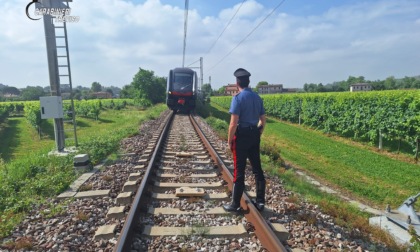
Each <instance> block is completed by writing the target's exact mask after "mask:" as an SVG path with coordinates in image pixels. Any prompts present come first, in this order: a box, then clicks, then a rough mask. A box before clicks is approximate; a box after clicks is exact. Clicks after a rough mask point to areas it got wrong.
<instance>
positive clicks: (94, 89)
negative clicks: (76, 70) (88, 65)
mask: <svg viewBox="0 0 420 252" xmlns="http://www.w3.org/2000/svg"><path fill="white" fill-rule="evenodd" d="M90 90H91V91H92V92H101V91H102V85H101V84H100V83H99V82H96V81H95V82H93V83H92V86H91V88H90Z"/></svg>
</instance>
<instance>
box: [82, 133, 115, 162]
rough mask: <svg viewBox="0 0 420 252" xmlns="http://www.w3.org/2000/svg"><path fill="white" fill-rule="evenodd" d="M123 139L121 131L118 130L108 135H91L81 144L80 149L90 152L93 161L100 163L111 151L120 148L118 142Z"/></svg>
mask: <svg viewBox="0 0 420 252" xmlns="http://www.w3.org/2000/svg"><path fill="white" fill-rule="evenodd" d="M120 139H121V132H120V131H116V132H115V133H114V134H112V135H109V136H108V137H90V138H88V139H86V141H84V142H83V143H81V144H80V150H81V151H82V152H83V153H88V154H89V158H90V160H91V162H93V163H98V162H99V161H100V160H102V159H104V158H105V157H106V156H107V155H108V154H109V153H111V152H114V151H116V150H118V142H119V140H120Z"/></svg>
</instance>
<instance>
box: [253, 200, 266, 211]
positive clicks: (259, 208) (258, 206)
mask: <svg viewBox="0 0 420 252" xmlns="http://www.w3.org/2000/svg"><path fill="white" fill-rule="evenodd" d="M252 203H253V204H254V206H255V208H257V210H258V211H260V212H262V211H264V203H257V202H256V201H255V200H253V201H252Z"/></svg>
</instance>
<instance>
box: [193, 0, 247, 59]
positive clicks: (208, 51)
mask: <svg viewBox="0 0 420 252" xmlns="http://www.w3.org/2000/svg"><path fill="white" fill-rule="evenodd" d="M245 1H246V0H242V3H241V5H239V7H238V9H237V10H236V11H235V13H234V14H233V16H232V17H231V18H230V20H229V22H228V23H227V24H226V26H225V28H224V29H223V31H222V32H221V33H220V34H219V36H218V37H217V39H216V41H214V43H213V44H212V45H211V46H210V48H209V49H208V50H207V52H206V54H205V55H204V57H205V56H206V55H207V54H209V53H210V51H211V50H212V49H213V47H214V46H215V45H216V43H217V42H218V41H219V39H220V37H222V35H223V33H224V32H225V31H226V29H227V28H228V27H229V25H230V23H231V22H232V20H233V19H234V18H235V17H236V14H238V12H239V10H240V9H241V7H242V5H243V4H244V2H245ZM197 61H200V60H199V59H198V60H196V61H194V62H193V63H191V64H189V65H188V66H191V65H192V64H194V63H196V62H197Z"/></svg>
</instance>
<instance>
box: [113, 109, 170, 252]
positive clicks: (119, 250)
mask: <svg viewBox="0 0 420 252" xmlns="http://www.w3.org/2000/svg"><path fill="white" fill-rule="evenodd" d="M174 115H175V114H174V113H173V112H172V113H171V114H170V115H168V116H167V117H166V119H165V121H166V124H165V127H164V128H163V130H162V133H161V134H160V137H159V140H158V142H157V144H156V147H155V150H154V151H153V155H152V157H151V158H150V161H149V164H148V166H147V170H146V173H145V175H144V177H143V179H142V181H141V183H140V186H139V189H138V191H137V193H136V196H135V197H134V201H133V204H132V205H131V209H130V211H129V213H128V215H127V218H126V219H125V224H124V227H123V229H122V230H121V234H120V236H119V237H118V241H117V244H116V245H115V248H114V251H115V252H125V251H131V244H132V239H133V235H134V233H135V232H134V229H135V228H136V224H137V220H138V219H139V218H138V216H139V215H140V210H141V208H140V206H142V205H143V206H144V205H145V204H141V203H143V202H144V201H145V200H146V198H147V192H148V188H147V187H148V184H149V183H150V181H151V177H152V176H151V174H152V169H153V166H154V162H155V159H156V156H157V155H158V152H159V150H160V148H161V147H162V146H163V139H164V138H165V137H166V135H167V133H168V130H169V126H170V124H171V122H172V120H173V118H174Z"/></svg>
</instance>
